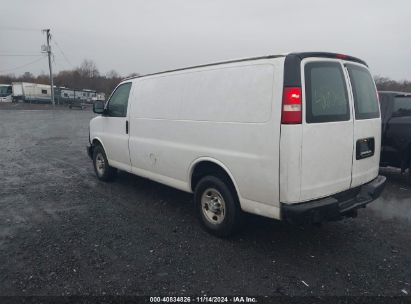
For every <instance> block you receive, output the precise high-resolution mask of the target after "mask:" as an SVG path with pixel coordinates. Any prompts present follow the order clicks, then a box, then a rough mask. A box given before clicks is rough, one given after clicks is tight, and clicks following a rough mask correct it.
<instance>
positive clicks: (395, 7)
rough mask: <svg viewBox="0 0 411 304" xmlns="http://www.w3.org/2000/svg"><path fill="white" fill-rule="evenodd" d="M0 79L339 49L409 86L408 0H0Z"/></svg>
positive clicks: (410, 24) (142, 70) (125, 71)
mask: <svg viewBox="0 0 411 304" xmlns="http://www.w3.org/2000/svg"><path fill="white" fill-rule="evenodd" d="M1 3H2V4H1V6H0V7H1V8H0V11H1V18H0V41H1V43H0V74H10V73H11V74H15V75H20V74H22V73H24V72H26V71H28V72H31V73H33V74H35V75H37V74H40V73H48V62H47V59H46V58H43V57H42V56H41V53H40V50H41V45H42V44H45V39H46V38H45V35H44V34H43V33H42V32H41V29H44V28H50V29H51V34H52V43H51V46H52V51H53V54H54V61H53V70H54V71H53V72H58V71H60V70H65V69H72V68H74V67H77V66H79V65H80V64H81V62H82V61H83V60H84V59H91V60H93V61H94V62H95V63H96V65H97V67H98V69H99V71H100V73H102V74H105V73H107V72H108V71H110V70H115V71H117V72H118V73H120V74H121V75H123V76H126V75H128V74H130V73H140V74H146V73H153V72H159V71H163V70H169V69H174V68H181V67H186V66H192V65H199V64H205V63H211V62H218V61H224V60H230V59H236V58H245V57H256V56H262V55H269V54H282V53H287V52H298V51H330V52H337V53H345V54H349V55H352V56H356V57H359V58H361V59H363V60H365V61H366V62H367V63H368V65H369V67H370V70H371V73H372V74H373V75H380V76H384V77H389V78H392V79H395V80H411V60H410V56H411V22H410V21H411V19H410V12H411V1H409V0H392V1H386V0H374V1H372V0H346V1H331V0H328V1H326V0H318V1H317V0H311V1H299V0H293V1H286V0H284V1H283V0H279V1H275V0H269V1H265V0H248V1H245V0H146V1H141V0H117V1H102V0H100V1H98V0H81V1H80V0H71V1H61V0H36V1H29V0H13V1H11V0H8V1H7V0H6V1H5V0H2V1H1Z"/></svg>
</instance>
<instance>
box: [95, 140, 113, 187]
mask: <svg viewBox="0 0 411 304" xmlns="http://www.w3.org/2000/svg"><path fill="white" fill-rule="evenodd" d="M93 165H94V172H95V173H96V176H97V178H98V179H99V180H102V181H105V182H107V181H111V180H113V179H114V178H115V177H116V175H117V169H116V168H113V167H111V166H109V164H108V160H107V156H106V153H105V152H104V149H103V147H102V146H100V145H97V146H95V147H94V148H93Z"/></svg>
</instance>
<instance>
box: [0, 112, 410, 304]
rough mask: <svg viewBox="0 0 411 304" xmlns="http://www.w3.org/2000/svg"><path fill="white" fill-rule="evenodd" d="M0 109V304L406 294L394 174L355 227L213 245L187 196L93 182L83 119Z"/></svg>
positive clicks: (255, 232) (402, 198) (403, 200)
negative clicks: (2, 299)
mask: <svg viewBox="0 0 411 304" xmlns="http://www.w3.org/2000/svg"><path fill="white" fill-rule="evenodd" d="M0 106H1V107H0V173H1V174H0V295H118V294H120V295H181V296H182V295H203V294H207V295H314V296H322V295H337V296H342V295H390V296H397V295H399V296H401V295H405V294H406V293H408V294H410V293H411V267H410V265H411V241H410V240H411V229H410V228H411V189H410V187H409V186H407V184H406V182H405V177H403V176H401V175H400V174H399V173H398V171H397V170H393V169H384V170H383V171H382V172H383V174H385V175H386V176H388V185H387V187H386V190H385V192H384V193H383V196H382V197H381V198H380V199H379V200H378V201H376V202H374V203H373V204H372V205H370V206H369V208H367V209H364V210H360V211H359V216H358V217H357V218H356V219H346V220H343V221H340V222H333V223H327V224H324V225H323V226H322V227H297V226H292V225H289V224H286V223H282V222H277V221H271V220H268V219H264V218H260V217H255V216H250V218H249V219H248V221H247V223H246V227H244V230H243V232H242V233H240V234H239V235H237V236H235V237H233V238H231V239H228V240H222V239H218V238H215V237H213V236H210V235H208V234H207V233H205V232H203V231H202V229H201V228H200V226H199V224H198V223H197V220H196V218H195V215H194V211H193V207H192V198H191V195H190V194H187V193H183V192H180V191H177V190H174V189H172V188H169V187H166V186H163V185H160V184H157V183H154V182H151V181H149V180H146V179H143V178H139V177H136V176H132V175H130V174H126V173H120V175H119V177H118V179H117V180H116V181H115V182H113V183H108V184H105V183H102V182H99V181H98V180H97V179H96V178H95V176H94V171H93V168H92V163H91V161H90V159H88V157H87V154H86V150H85V146H86V144H87V141H88V139H87V137H88V121H89V119H90V118H91V117H93V113H92V112H91V111H88V110H84V111H81V110H72V111H70V110H65V109H62V108H59V110H50V107H47V106H42V107H41V108H40V107H35V106H32V107H30V109H31V110H24V108H22V106H12V105H0ZM33 109H41V110H39V111H33Z"/></svg>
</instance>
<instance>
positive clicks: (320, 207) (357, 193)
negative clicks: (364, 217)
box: [281, 175, 386, 224]
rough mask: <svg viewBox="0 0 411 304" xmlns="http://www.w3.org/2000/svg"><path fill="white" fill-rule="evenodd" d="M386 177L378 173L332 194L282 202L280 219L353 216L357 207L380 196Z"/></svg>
mask: <svg viewBox="0 0 411 304" xmlns="http://www.w3.org/2000/svg"><path fill="white" fill-rule="evenodd" d="M385 182H386V177H385V176H381V175H379V176H378V177H377V178H376V179H374V180H372V181H371V182H369V183H367V184H364V185H362V186H360V187H357V188H355V189H350V190H347V191H344V192H341V193H337V194H335V195H333V196H330V197H326V198H322V199H318V200H313V201H309V202H304V203H297V204H282V205H281V214H282V219H284V220H286V221H288V222H291V223H294V224H312V223H320V222H325V221H335V220H339V219H341V218H342V217H344V216H351V217H353V216H355V215H356V212H357V209H358V208H365V206H366V205H367V204H369V203H371V202H372V201H373V200H375V199H376V198H377V197H379V196H380V194H381V192H382V191H383V190H384V186H385Z"/></svg>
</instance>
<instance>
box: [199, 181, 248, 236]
mask: <svg viewBox="0 0 411 304" xmlns="http://www.w3.org/2000/svg"><path fill="white" fill-rule="evenodd" d="M233 188H234V187H232V186H231V184H230V183H229V182H227V181H226V180H224V178H219V177H215V176H205V177H203V178H202V179H201V180H200V181H199V182H198V184H197V186H196V188H195V191H194V203H195V208H196V213H197V216H198V218H199V220H200V223H201V225H202V227H203V228H204V229H205V230H206V231H207V232H209V233H211V234H213V235H216V236H218V237H228V236H230V235H232V234H234V233H236V232H237V231H238V230H239V228H240V226H241V224H242V222H243V212H242V210H241V207H240V203H239V201H238V198H237V194H236V192H235V189H233ZM213 190H215V192H214V191H213ZM210 191H211V192H210ZM207 192H208V193H207ZM213 193H214V194H216V198H217V201H219V198H220V197H222V199H223V203H224V208H223V209H224V214H223V217H222V219H221V215H222V212H221V210H222V209H220V210H215V209H211V208H208V204H207V200H208V197H209V196H212V194H213ZM203 196H204V200H205V201H204V206H203V202H202V199H203ZM211 201H213V202H214V200H211ZM205 205H207V206H205ZM219 205H220V204H219ZM220 206H221V205H220ZM206 209H207V210H206ZM214 211H216V212H217V213H218V212H219V211H220V212H219V213H218V214H217V213H214V214H213V212H214ZM210 214H211V218H210ZM213 215H215V217H214V219H213V218H212V217H213ZM216 218H217V219H218V220H216Z"/></svg>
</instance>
